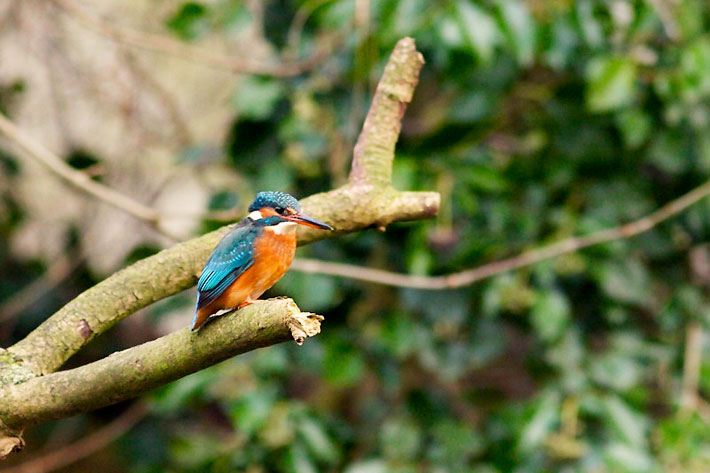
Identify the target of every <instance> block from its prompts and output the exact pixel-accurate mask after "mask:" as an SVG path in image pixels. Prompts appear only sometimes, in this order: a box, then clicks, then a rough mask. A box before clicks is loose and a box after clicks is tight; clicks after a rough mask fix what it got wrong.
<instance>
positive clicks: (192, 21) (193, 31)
mask: <svg viewBox="0 0 710 473" xmlns="http://www.w3.org/2000/svg"><path fill="white" fill-rule="evenodd" d="M207 13H208V11H207V8H206V7H205V6H204V5H202V4H200V3H197V2H185V3H183V4H182V6H181V7H180V9H179V10H178V11H177V12H176V13H175V14H174V15H173V16H172V17H170V19H168V21H167V22H166V26H167V27H168V28H169V29H170V30H171V31H172V32H173V33H175V34H176V35H177V36H179V37H180V38H182V39H184V40H193V39H196V38H198V37H199V36H201V35H203V34H204V33H206V32H207V31H208V30H209V22H208V21H207Z"/></svg>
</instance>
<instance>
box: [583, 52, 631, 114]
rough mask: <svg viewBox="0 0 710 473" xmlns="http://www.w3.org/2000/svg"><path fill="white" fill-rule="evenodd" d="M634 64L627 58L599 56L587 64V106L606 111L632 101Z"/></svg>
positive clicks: (597, 110)
mask: <svg viewBox="0 0 710 473" xmlns="http://www.w3.org/2000/svg"><path fill="white" fill-rule="evenodd" d="M636 74H637V72H636V65H635V64H634V63H633V62H631V60H629V59H628V58H624V57H618V56H601V57H596V58H594V59H592V60H591V61H589V63H588V64H587V72H586V76H587V107H589V110H591V111H592V112H608V111H610V110H615V109H618V108H621V107H623V106H626V105H629V104H631V103H633V101H634V98H635V97H634V95H635V89H636Z"/></svg>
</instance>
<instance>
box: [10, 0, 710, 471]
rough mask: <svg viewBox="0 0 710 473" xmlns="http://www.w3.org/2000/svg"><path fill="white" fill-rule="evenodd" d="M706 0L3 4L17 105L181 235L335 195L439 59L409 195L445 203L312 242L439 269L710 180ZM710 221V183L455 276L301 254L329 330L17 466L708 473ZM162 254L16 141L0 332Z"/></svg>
mask: <svg viewBox="0 0 710 473" xmlns="http://www.w3.org/2000/svg"><path fill="white" fill-rule="evenodd" d="M709 10H710V9H709V7H708V4H707V2H706V1H704V0H645V1H625V0H605V1H601V0H600V1H592V0H588V1H584V0H580V1H571V0H478V1H465V0H460V1H456V0H451V1H434V2H432V1H425V0H402V1H391V0H380V1H370V0H306V1H288V0H267V1H263V2H261V1H258V0H251V1H237V0H212V1H201V2H185V1H175V0H161V1H133V2H121V1H118V0H111V1H109V0H101V1H98V0H97V1H91V2H89V1H85V2H78V1H74V0H56V1H44V0H42V1H40V0H22V1H20V0H9V1H8V0H5V1H3V2H0V111H2V113H3V114H6V115H7V116H8V117H9V118H10V119H11V120H12V121H13V122H14V123H16V124H17V125H18V126H19V127H20V128H21V129H23V130H24V131H26V132H27V133H28V134H29V135H30V136H32V137H33V139H35V140H36V141H37V142H39V143H42V144H43V145H45V146H47V147H48V148H49V149H50V150H52V151H53V152H55V153H57V154H58V155H59V156H60V157H61V158H62V159H64V161H65V162H66V163H67V164H68V165H70V166H71V167H73V168H75V169H77V170H81V171H82V172H85V173H88V174H89V175H90V176H92V178H93V179H95V180H97V181H100V182H102V183H104V184H107V185H109V186H111V187H113V188H115V189H117V190H119V191H120V192H122V193H125V194H127V195H130V196H131V197H133V198H134V199H135V200H137V201H140V202H142V203H144V204H147V205H150V206H152V207H154V208H156V209H158V210H159V211H160V212H161V213H162V214H163V215H164V216H165V220H164V230H166V231H167V232H169V234H171V235H175V236H177V237H178V238H180V239H187V238H190V237H193V236H196V235H199V234H201V233H204V232H206V231H209V230H211V229H214V228H217V227H218V226H220V225H222V224H224V222H225V221H230V219H235V218H238V217H239V216H240V215H242V213H243V211H244V209H245V208H246V206H247V205H248V203H249V202H250V200H251V199H252V197H253V195H254V193H255V192H256V191H257V190H264V189H279V190H286V191H289V192H292V193H294V194H295V195H297V196H299V197H303V196H307V195H309V194H311V193H314V192H319V191H324V190H328V189H331V188H333V187H335V186H338V185H340V184H342V183H343V182H344V181H345V179H346V177H347V173H348V171H349V162H350V158H351V151H352V147H353V144H354V142H355V140H356V138H357V134H358V132H359V130H360V127H361V124H362V121H363V119H364V117H365V114H366V112H367V108H368V106H369V100H370V98H371V96H372V93H373V90H374V87H375V85H376V83H377V80H378V78H379V76H380V74H381V71H382V67H383V65H384V63H385V61H386V59H387V57H388V55H389V53H390V52H391V49H392V48H393V46H394V44H395V43H396V41H397V40H398V39H399V38H401V37H403V36H405V35H407V36H412V37H413V38H415V39H416V41H417V46H418V48H419V49H420V50H421V51H422V53H423V54H424V57H425V59H426V65H425V67H424V69H423V71H422V74H421V80H420V83H419V86H418V88H417V90H416V93H415V96H414V101H413V103H412V104H411V106H410V107H409V109H408V110H407V113H406V116H405V118H404V123H403V129H402V135H401V138H400V142H399V144H398V148H397V157H396V160H395V167H394V176H395V185H396V186H397V187H398V188H400V189H407V190H435V191H438V192H440V193H441V196H442V207H441V211H440V214H439V216H438V217H437V218H436V219H434V220H431V221H421V222H413V223H408V224H395V225H392V226H391V227H390V228H388V229H387V232H386V233H379V232H376V231H365V232H360V233H357V234H353V235H348V236H345V237H341V238H337V239H334V240H330V241H323V242H319V243H317V244H314V245H310V246H308V247H305V248H303V249H301V250H299V255H300V256H303V257H310V258H319V259H323V260H329V261H337V262H343V263H352V264H359V265H365V266H368V267H373V268H381V269H387V270H390V271H396V272H400V273H407V274H414V275H439V274H447V273H451V272H455V271H460V270H463V269H468V268H473V267H477V266H481V265H483V264H487V263H491V262H494V261H496V260H500V259H502V258H506V257H511V256H514V255H516V254H519V253H521V252H523V251H525V250H530V249H534V248H537V247H540V246H542V245H544V244H547V243H550V242H554V241H557V240H561V239H565V238H571V237H573V236H575V235H584V234H589V233H591V232H594V231H598V230H601V229H605V228H613V227H617V226H619V225H621V224H623V223H627V222H630V221H633V220H636V219H639V218H642V217H644V216H645V215H647V214H649V213H651V212H652V211H653V210H655V209H657V208H659V207H660V206H662V205H663V204H665V203H667V202H669V201H671V200H672V199H675V198H677V197H680V196H681V195H683V194H685V193H687V192H689V191H691V190H692V189H693V188H695V187H697V186H699V185H701V184H703V183H704V182H706V181H707V180H708V176H709V175H710V33H708V30H709V28H708V26H709V25H710V11H709ZM343 211H344V212H347V209H343ZM164 233H165V232H164ZM709 236H710V199H707V198H706V199H704V200H702V201H701V202H699V203H697V204H696V205H694V206H692V207H690V208H689V209H687V210H686V211H684V212H682V213H680V214H678V215H676V216H673V218H671V219H669V220H667V221H665V222H664V223H662V224H660V225H659V226H657V227H656V228H654V229H653V230H651V231H649V232H647V233H644V234H643V235H640V236H637V237H634V238H632V239H617V240H615V241H613V242H611V243H609V244H604V245H600V246H595V247H593V248H589V249H586V250H583V251H580V252H575V253H567V254H565V255H563V256H561V257H558V258H555V259H552V260H548V261H545V262H543V263H539V264H535V265H532V266H527V267H525V268H523V269H521V270H517V271H514V272H509V273H500V274H495V275H494V276H493V277H490V278H487V279H484V280H481V281H479V282H477V283H475V284H473V285H468V286H463V287H458V288H454V289H448V290H422V289H413V288H393V287H387V286H383V285H378V284H372V283H367V282H362V281H356V280H352V279H349V278H335V277H333V276H329V275H326V274H317V275H311V274H304V273H301V272H297V271H292V272H290V273H289V274H288V275H287V276H286V277H285V278H284V279H283V280H282V281H281V282H280V283H279V284H278V285H277V286H276V287H275V288H274V289H273V290H271V291H270V292H269V293H268V295H271V296H275V295H289V296H291V297H293V298H294V299H295V300H296V301H297V302H298V304H299V306H300V307H302V308H303V309H304V310H309V311H314V312H318V313H321V314H323V315H325V317H326V324H325V325H324V331H323V333H322V334H321V335H319V336H318V337H316V338H314V339H311V340H309V341H308V342H307V343H306V344H305V345H304V346H303V347H298V346H296V345H295V344H293V343H289V344H282V345H279V346H274V347H270V348H266V349H262V350H258V351H256V352H252V353H248V354H246V355H243V356H239V357H237V358H235V359H232V360H229V361H227V362H224V363H222V364H220V365H217V366H214V367H212V368H210V369H207V370H204V371H201V372H199V373H195V374H194V375H191V376H188V377H186V378H184V379H181V380H179V381H177V382H175V383H172V384H170V385H167V386H165V387H163V388H161V389H158V390H156V391H155V392H153V393H151V394H150V395H148V396H146V397H145V398H144V399H141V400H136V401H132V402H129V403H124V404H120V405H117V406H113V407H110V408H106V409H103V410H101V411H98V412H94V413H91V414H87V415H82V416H77V417H74V418H70V419H66V420H62V421H59V422H55V423H49V424H45V425H42V426H39V427H36V428H33V429H32V430H31V431H29V432H28V433H27V434H26V435H27V440H28V447H27V449H26V450H25V451H24V452H23V453H21V454H19V455H16V456H15V458H13V459H12V460H11V461H8V462H5V463H3V464H2V465H0V466H2V468H3V469H1V470H0V471H4V472H19V471H37V472H40V471H41V472H45V471H63V472H83V471H96V468H101V471H102V473H112V472H116V473H119V472H136V473H149V472H180V471H186V472H203V471H205V472H232V471H247V472H250V473H259V472H271V471H274V472H299V473H301V472H303V473H309V472H320V471H324V472H336V471H345V472H348V473H379V472H401V473H405V472H407V473H408V472H464V471H472V472H485V473H493V472H520V473H524V472H543V471H545V472H549V471H562V472H661V471H668V472H707V471H710V406H709V405H708V400H709V399H710V347H708V345H709V344H710V340H709V337H708V333H709V332H710V330H709V327H708V324H709V323H710V299H709V296H708V294H709V292H710V291H708V287H709V286H710V270H709V269H708V268H709V267H710V246H709V245H708V241H709V238H708V237H709ZM170 244H172V241H171V239H170V238H168V237H166V236H165V235H164V234H161V233H159V232H156V230H155V228H153V227H151V226H150V225H147V224H146V223H145V222H142V221H140V220H138V219H136V218H134V217H132V216H130V215H128V214H126V213H124V212H122V211H120V210H117V209H116V208H114V207H110V206H107V205H105V204H102V203H100V202H97V201H96V199H93V198H88V197H87V196H86V195H85V194H82V193H79V192H77V191H76V190H75V189H73V188H70V187H68V186H67V185H66V184H65V183H63V182H61V181H60V180H59V179H58V178H57V176H56V175H54V174H51V173H49V172H47V171H46V170H45V169H44V168H42V167H41V166H40V165H39V164H38V163H36V162H35V161H33V160H32V159H29V158H27V157H26V156H24V155H22V154H20V153H18V152H17V151H16V148H15V147H14V146H12V145H11V143H10V141H9V140H7V139H4V137H2V136H0V274H2V277H1V278H0V343H2V346H9V345H11V344H12V343H14V342H15V341H17V340H19V339H21V338H22V337H24V336H25V335H26V334H27V333H28V332H29V331H31V330H32V329H33V328H34V327H36V326H37V325H38V324H39V323H41V321H42V320H43V319H45V318H46V317H48V316H49V315H51V314H52V313H53V312H54V311H55V310H57V309H58V308H59V307H61V306H62V305H63V304H64V303H66V302H68V301H69V300H71V299H73V298H74V297H76V296H77V295H78V294H79V293H80V292H82V291H83V290H85V289H87V288H88V287H91V286H92V285H94V284H96V283H97V282H98V281H101V280H102V279H103V278H105V277H107V276H108V275H110V274H111V273H112V272H114V271H116V270H118V269H119V268H122V267H124V266H126V265H128V264H130V263H132V262H134V261H136V260H138V259H140V258H142V257H145V256H148V255H150V254H153V253H155V252H157V251H158V250H159V249H160V248H163V247H165V246H169V245H170ZM193 301H194V292H193V291H186V292H185V293H182V294H179V295H177V296H175V297H172V298H170V299H167V300H165V301H162V302H160V303H158V304H155V305H154V306H151V307H149V308H147V309H145V310H143V311H141V312H139V313H137V314H135V315H134V316H132V317H130V318H128V319H126V320H125V321H123V322H121V323H120V324H119V325H118V326H117V327H116V328H114V329H113V330H112V331H111V332H110V333H108V334H106V335H104V336H101V337H99V338H98V339H97V340H96V341H95V342H93V343H92V345H90V347H88V349H86V350H84V351H82V352H81V353H80V354H79V355H78V356H77V357H75V358H74V359H72V360H71V361H70V363H69V366H77V365H79V364H83V363H87V362H90V361H92V360H95V359H98V358H101V357H103V356H106V355H107V354H109V353H111V352H113V351H115V350H119V349H123V348H125V347H129V346H133V345H135V344H138V343H142V342H144V341H146V340H149V339H152V338H154V337H157V336H160V335H162V334H165V333H167V332H169V331H172V330H175V329H177V328H181V327H184V326H186V325H188V324H189V322H190V320H191V317H192V310H193ZM23 462H31V463H25V468H24V469H22V468H20V467H19V466H18V465H19V464H21V463H23Z"/></svg>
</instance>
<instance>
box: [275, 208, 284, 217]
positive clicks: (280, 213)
mask: <svg viewBox="0 0 710 473" xmlns="http://www.w3.org/2000/svg"><path fill="white" fill-rule="evenodd" d="M274 210H275V211H276V213H277V214H279V215H283V214H285V213H286V209H285V208H283V207H276V208H275V209H274Z"/></svg>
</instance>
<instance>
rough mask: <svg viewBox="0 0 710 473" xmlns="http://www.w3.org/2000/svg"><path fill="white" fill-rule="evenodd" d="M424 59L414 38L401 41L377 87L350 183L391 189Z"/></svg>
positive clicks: (355, 158)
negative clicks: (404, 123) (401, 134)
mask: <svg viewBox="0 0 710 473" xmlns="http://www.w3.org/2000/svg"><path fill="white" fill-rule="evenodd" d="M423 65H424V57H423V56H422V55H421V54H420V53H419V52H418V51H417V48H416V46H415V44H414V40H413V39H412V38H404V39H401V40H399V42H398V43H397V46H396V47H395V48H394V51H393V52H392V55H391V56H390V59H389V61H388V62H387V66H385V72H384V73H383V74H382V79H380V82H379V83H378V84H377V90H376V91H375V96H374V97H373V98H372V105H371V106H370V111H369V112H368V113H367V118H365V124H364V125H363V126H362V133H361V134H360V136H359V137H358V140H357V144H356V145H355V151H354V154H353V165H352V169H351V170H350V182H351V183H353V184H356V183H365V182H367V183H370V184H375V185H381V186H385V185H390V184H391V181H392V159H394V147H395V144H397V138H399V131H400V129H401V127H402V116H403V115H404V112H405V110H406V109H407V104H408V103H409V102H411V101H412V95H413V94H414V88H415V87H416V86H417V82H418V81H419V71H420V70H421V68H422V66H423Z"/></svg>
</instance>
